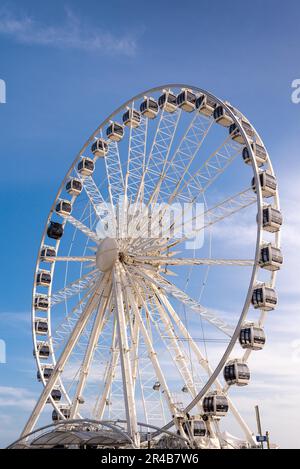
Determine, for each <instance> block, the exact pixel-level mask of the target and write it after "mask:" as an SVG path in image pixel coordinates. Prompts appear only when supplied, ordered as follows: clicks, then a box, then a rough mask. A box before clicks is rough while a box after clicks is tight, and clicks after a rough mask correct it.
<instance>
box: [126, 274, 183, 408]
mask: <svg viewBox="0 0 300 469" xmlns="http://www.w3.org/2000/svg"><path fill="white" fill-rule="evenodd" d="M124 276H125V277H124ZM123 278H124V284H125V290H126V292H127V296H128V298H129V301H130V306H131V308H132V310H133V311H134V314H135V317H136V320H137V321H138V323H139V326H140V330H141V334H142V336H143V339H144V341H145V345H146V348H147V353H148V356H149V359H150V361H151V363H152V366H153V368H154V370H155V373H156V376H157V379H158V382H159V383H160V385H161V387H162V389H163V394H164V397H165V399H166V402H167V405H168V407H169V410H170V413H171V415H176V411H177V409H176V405H175V403H174V400H173V397H172V395H171V393H170V390H169V387H168V384H167V382H166V379H165V376H164V373H163V371H162V369H161V367H160V363H159V360H158V355H157V352H156V351H155V349H154V347H153V343H152V340H151V338H150V335H149V332H148V330H147V328H146V326H145V324H144V322H143V319H142V317H141V314H140V311H139V309H138V307H137V305H136V300H135V298H134V295H137V297H138V298H139V301H140V302H141V303H142V304H143V307H144V309H145V311H146V313H147V314H148V315H149V310H148V306H147V304H146V303H145V301H144V299H143V298H142V296H141V295H140V293H139V292H138V291H137V289H136V286H135V284H134V280H133V279H131V276H130V273H129V271H128V270H127V271H126V273H125V272H124V273H123ZM126 279H127V280H126ZM133 292H134V295H133Z"/></svg>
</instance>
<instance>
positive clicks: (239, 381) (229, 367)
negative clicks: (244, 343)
mask: <svg viewBox="0 0 300 469" xmlns="http://www.w3.org/2000/svg"><path fill="white" fill-rule="evenodd" d="M223 375H224V379H225V381H226V383H227V384H228V385H229V386H232V385H233V384H236V385H237V386H246V385H247V384H248V383H249V381H250V370H249V368H248V365H247V364H246V363H243V362H242V361H241V360H238V359H236V360H230V361H229V362H228V363H226V365H225V367H224V370H223Z"/></svg>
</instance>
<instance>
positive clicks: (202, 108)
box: [196, 94, 216, 117]
mask: <svg viewBox="0 0 300 469" xmlns="http://www.w3.org/2000/svg"><path fill="white" fill-rule="evenodd" d="M215 107H216V102H215V101H214V100H213V99H212V98H211V97H210V96H207V95H206V94H202V95H201V96H199V97H198V98H197V99H196V109H198V111H199V112H200V113H201V114H204V115H205V116H208V117H210V116H212V115H213V112H214V110H215Z"/></svg>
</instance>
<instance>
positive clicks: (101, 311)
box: [70, 276, 112, 419]
mask: <svg viewBox="0 0 300 469" xmlns="http://www.w3.org/2000/svg"><path fill="white" fill-rule="evenodd" d="M111 288H112V284H111V277H110V276H109V279H108V282H107V284H106V287H105V289H104V291H103V294H102V296H101V300H100V302H99V305H98V309H97V314H96V318H95V320H94V324H93V327H92V331H91V333H90V337H89V342H88V346H87V349H86V353H85V356H84V360H83V363H82V365H81V368H80V374H79V380H78V384H77V387H76V391H75V395H74V399H73V404H72V407H71V412H70V418H71V419H73V418H76V415H77V411H78V407H79V405H80V402H81V400H82V394H83V392H84V388H85V385H86V381H87V379H88V375H89V372H90V367H91V363H92V360H93V357H94V353H95V347H96V345H97V343H98V340H99V336H100V334H101V332H102V330H103V326H104V323H105V314H106V312H107V309H106V308H107V305H108V302H109V299H110V294H111Z"/></svg>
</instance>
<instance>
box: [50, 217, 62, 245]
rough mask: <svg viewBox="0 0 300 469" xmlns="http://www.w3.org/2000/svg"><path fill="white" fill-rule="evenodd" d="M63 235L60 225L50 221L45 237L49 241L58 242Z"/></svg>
mask: <svg viewBox="0 0 300 469" xmlns="http://www.w3.org/2000/svg"><path fill="white" fill-rule="evenodd" d="M63 234H64V228H63V226H62V224H61V223H58V222H56V221H50V223H49V225H48V228H47V236H48V237H49V238H51V239H55V240H58V239H60V238H61V237H62V235H63Z"/></svg>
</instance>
